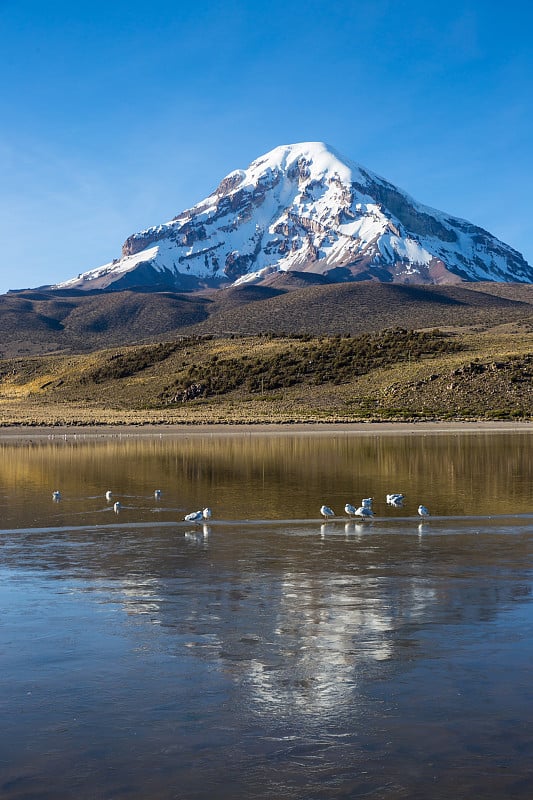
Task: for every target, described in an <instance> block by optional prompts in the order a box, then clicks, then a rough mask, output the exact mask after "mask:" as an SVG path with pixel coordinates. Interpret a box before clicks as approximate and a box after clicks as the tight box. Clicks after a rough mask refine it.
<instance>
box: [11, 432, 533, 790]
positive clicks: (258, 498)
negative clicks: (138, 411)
mask: <svg viewBox="0 0 533 800" xmlns="http://www.w3.org/2000/svg"><path fill="white" fill-rule="evenodd" d="M532 486H533V436H532V433H531V432H509V433H503V432H502V433H500V432H498V433H487V432H466V433H446V434H444V433H435V434H432V433H427V432H423V433H410V434H398V435H395V434H387V435H381V434H379V433H375V432H372V433H369V434H359V435H351V434H346V433H343V432H339V433H329V434H327V435H312V434H309V435H306V434H305V433H303V434H300V433H299V434H294V435H293V434H291V433H290V432H285V433H283V434H279V435H278V434H274V435H272V434H270V435H266V434H263V433H260V432H257V433H249V432H246V433H245V432H238V431H236V432H234V433H233V434H232V435H224V434H218V433H217V434H213V433H209V432H205V433H199V432H195V433H191V434H187V433H183V434H181V435H179V436H178V435H176V436H172V435H163V436H161V437H159V436H142V435H141V436H126V435H124V436H122V435H119V434H117V435H116V436H102V437H94V436H93V437H91V436H89V435H87V436H85V435H83V434H79V435H74V434H72V435H70V434H65V435H60V434H57V435H53V436H52V435H50V437H40V438H39V437H36V438H35V439H31V437H26V438H25V440H24V441H17V442H9V441H7V440H6V439H5V438H4V439H0V520H1V521H0V528H1V530H0V600H1V609H2V614H1V617H0V659H1V661H0V664H1V670H0V684H1V686H0V709H1V717H2V739H1V742H2V744H1V748H0V796H1V797H2V800H30V798H31V799H32V800H34V799H36V798H39V800H66V799H67V798H69V799H70V798H76V800H94V799H95V798H98V799H99V800H100V798H102V799H105V800H122V798H125V799H126V798H127V799H128V800H168V799H169V798H180V799H181V800H203V799H204V798H210V800H212V798H216V800H230V798H232V799H233V800H234V799H235V798H252V797H254V798H265V799H266V798H281V797H283V798H289V800H290V799H291V798H293V799H296V798H298V800H304V799H305V800H315V799H316V800H328V799H329V798H331V800H339V799H340V798H387V800H396V798H421V800H422V798H424V799H425V800H427V798H450V797H453V798H472V797H483V798H485V799H487V798H488V800H493V799H494V800H495V799H496V798H498V799H501V798H503V797H505V798H524V800H525V798H530V797H531V794H532V791H533V766H532V765H533V725H532V717H533V682H532V680H531V666H532V663H533V624H532V623H533V605H532V569H533V562H532V556H533V503H532V488H531V487H532ZM156 489H160V490H161V496H160V497H156V496H155V495H154V492H155V490H156ZM54 490H60V491H61V500H60V501H54V500H53V499H52V493H53V491H54ZM108 490H109V491H111V492H112V498H111V499H110V500H106V497H105V493H106V491H108ZM391 492H403V493H404V494H405V500H404V504H403V507H400V508H395V507H392V506H390V505H388V504H387V503H386V501H385V496H386V494H389V493H391ZM363 497H373V498H374V499H373V508H374V512H375V517H374V518H373V520H371V521H354V520H349V519H348V518H346V516H345V514H344V510H343V509H344V504H345V503H346V502H350V503H353V504H354V505H356V506H357V505H359V504H360V501H361V499H362V498H363ZM116 500H119V501H120V503H121V506H122V507H121V509H120V511H119V512H118V513H115V512H114V510H113V503H114V502H115V501H116ZM322 503H326V504H327V505H329V506H331V507H332V508H333V509H334V511H335V512H336V513H337V515H338V516H337V517H335V518H334V519H333V520H328V521H326V522H324V520H322V519H321V518H320V514H319V509H320V506H321V505H322ZM419 503H423V504H424V505H426V506H427V507H428V508H429V511H430V513H431V516H430V517H429V518H427V519H424V520H422V519H421V518H419V517H418V515H417V508H418V505H419ZM206 505H207V506H209V507H211V509H212V512H213V517H212V519H211V520H209V522H208V523H204V524H190V523H186V522H184V520H183V517H184V515H185V514H186V513H188V512H190V511H195V510H197V509H201V508H203V507H204V506H206Z"/></svg>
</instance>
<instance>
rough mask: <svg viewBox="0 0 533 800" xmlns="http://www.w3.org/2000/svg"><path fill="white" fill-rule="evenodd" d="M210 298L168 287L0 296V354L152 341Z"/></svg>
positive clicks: (193, 318)
mask: <svg viewBox="0 0 533 800" xmlns="http://www.w3.org/2000/svg"><path fill="white" fill-rule="evenodd" d="M209 303H210V301H209V300H208V299H205V298H200V297H197V296H194V295H178V294H173V293H167V292H162V293H153V294H152V293H146V294H144V293H138V292H108V293H105V292H98V293H90V294H88V293H83V292H75V293H64V294H61V293H58V292H46V291H44V292H43V291H40V292H32V291H29V292H24V293H10V294H7V295H1V296H0V354H1V355H4V356H14V355H17V354H34V353H46V352H56V351H67V352H83V351H88V350H94V349H98V348H102V347H109V346H113V345H121V344H127V343H132V342H136V341H139V342H141V341H147V340H148V341H149V340H153V339H156V338H161V337H164V336H165V335H168V334H169V333H171V332H174V331H176V330H179V329H180V328H181V327H182V326H189V325H192V324H195V323H198V322H201V321H202V320H203V319H204V318H205V317H206V316H207V311H206V306H208V305H209Z"/></svg>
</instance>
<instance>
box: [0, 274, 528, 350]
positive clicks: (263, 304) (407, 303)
mask: <svg viewBox="0 0 533 800" xmlns="http://www.w3.org/2000/svg"><path fill="white" fill-rule="evenodd" d="M532 308H533V286H531V285H529V284H528V285H524V284H520V285H518V284H487V283H486V284H461V285H454V286H405V285H398V284H381V283H373V282H360V283H343V284H325V285H310V286H302V285H300V284H299V282H298V281H296V285H295V284H294V282H291V281H285V282H283V281H280V282H279V285H276V286H274V285H273V286H268V287H267V286H246V285H245V286H241V287H233V288H229V289H224V290H219V291H216V292H203V293H191V294H177V293H172V292H154V293H140V292H132V291H123V292H108V293H105V292H94V293H89V294H88V293H83V292H70V293H68V292H64V293H59V292H51V291H46V290H41V291H26V292H20V293H10V294H8V295H2V296H0V356H4V357H9V356H16V355H31V354H44V353H47V352H48V353H50V352H71V353H75V352H87V351H91V350H96V349H101V348H103V347H111V346H121V345H127V344H132V343H142V342H151V341H157V340H161V339H168V338H171V337H179V336H182V335H189V334H194V335H204V334H209V335H227V334H238V335H257V334H261V333H267V332H276V333H280V332H286V333H290V334H302V333H306V334H312V335H321V334H323V335H336V334H345V333H346V334H357V333H364V332H371V331H374V332H375V331H380V330H384V329H385V328H392V327H395V326H400V327H405V328H417V329H420V328H432V327H462V326H484V327H487V326H493V325H495V324H502V323H515V322H516V323H521V324H522V325H524V324H525V325H531V318H532Z"/></svg>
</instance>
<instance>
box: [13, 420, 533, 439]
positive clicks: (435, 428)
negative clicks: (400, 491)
mask: <svg viewBox="0 0 533 800" xmlns="http://www.w3.org/2000/svg"><path fill="white" fill-rule="evenodd" d="M439 433H443V434H446V433H447V434H450V433H533V422H497V421H495V422H367V423H365V422H361V423H337V424H332V423H309V424H303V423H288V424H279V423H273V424H270V425H266V424H264V423H261V424H257V425H249V424H242V425H241V424H235V425H221V424H218V425H180V424H177V425H149V424H147V425H96V426H76V425H67V426H61V425H57V426H56V425H54V426H33V425H28V426H26V425H10V426H3V427H0V441H4V442H7V441H28V440H35V439H52V438H54V439H61V438H62V439H65V438H68V439H70V440H72V439H73V438H80V439H85V440H87V439H102V438H122V437H124V438H126V437H154V436H158V437H161V438H162V437H165V438H167V437H192V436H254V435H262V436H265V435H275V436H294V435H295V434H305V435H309V436H317V435H318V436H320V435H322V436H350V435H359V436H360V435H374V436H375V435H380V436H381V435H402V434H439Z"/></svg>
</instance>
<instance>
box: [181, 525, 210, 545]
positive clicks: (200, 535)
mask: <svg viewBox="0 0 533 800" xmlns="http://www.w3.org/2000/svg"><path fill="white" fill-rule="evenodd" d="M210 533H211V526H210V525H206V524H205V523H204V524H203V525H202V530H201V531H200V530H199V529H198V528H192V529H191V530H189V531H185V532H184V534H183V538H184V539H185V540H186V541H187V542H191V543H192V544H197V545H200V544H204V543H205V542H207V540H208V538H209V534H210Z"/></svg>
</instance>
